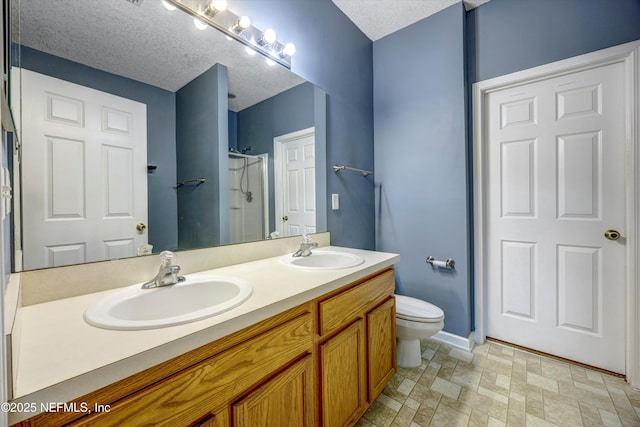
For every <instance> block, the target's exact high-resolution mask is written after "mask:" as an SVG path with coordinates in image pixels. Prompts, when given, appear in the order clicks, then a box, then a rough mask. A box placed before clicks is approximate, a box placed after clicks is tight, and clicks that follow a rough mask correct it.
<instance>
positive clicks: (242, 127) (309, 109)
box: [237, 83, 326, 232]
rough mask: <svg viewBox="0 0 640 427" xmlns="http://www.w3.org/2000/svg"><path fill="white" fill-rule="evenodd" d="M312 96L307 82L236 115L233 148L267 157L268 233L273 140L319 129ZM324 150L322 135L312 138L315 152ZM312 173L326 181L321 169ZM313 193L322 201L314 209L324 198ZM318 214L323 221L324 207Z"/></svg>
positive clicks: (320, 193)
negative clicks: (247, 150)
mask: <svg viewBox="0 0 640 427" xmlns="http://www.w3.org/2000/svg"><path fill="white" fill-rule="evenodd" d="M320 92H322V91H320ZM316 94H317V89H316V88H315V87H314V86H313V85H312V84H311V83H303V84H300V85H298V86H296V87H294V88H291V89H289V90H287V91H285V92H282V93H280V94H278V95H276V96H273V97H271V98H269V99H267V100H265V101H262V102H260V103H258V104H256V105H253V106H251V107H249V108H246V109H244V110H242V111H240V112H239V113H238V131H237V132H238V146H237V148H238V149H239V150H242V149H243V148H246V147H249V146H250V147H252V149H251V152H249V154H254V155H255V154H263V153H268V154H269V232H271V231H274V230H275V229H276V226H275V199H274V195H275V187H274V181H275V177H274V162H273V138H275V137H276V136H281V135H285V134H288V133H291V132H296V131H299V130H302V129H307V128H310V127H319V124H317V123H316V112H315V96H316ZM320 96H322V94H320ZM325 114H326V113H325ZM320 120H322V115H320ZM325 151H326V143H325V141H323V139H322V135H316V153H318V152H319V153H322V152H325ZM317 163H318V164H319V162H317ZM322 164H323V165H324V163H322ZM316 172H317V174H318V175H322V176H318V177H317V178H316V182H317V181H320V180H322V178H325V179H326V169H325V168H324V167H323V168H322V170H321V171H316ZM316 194H318V196H320V197H321V199H322V200H318V201H317V202H316V207H317V205H318V203H322V202H323V201H324V200H326V198H325V192H323V191H322V189H321V188H320V189H317V191H316ZM318 213H319V215H320V216H324V217H325V218H326V205H325V207H324V209H322V208H320V209H318ZM325 223H326V220H325ZM318 231H326V228H324V229H321V228H318Z"/></svg>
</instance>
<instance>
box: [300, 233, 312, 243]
mask: <svg viewBox="0 0 640 427" xmlns="http://www.w3.org/2000/svg"><path fill="white" fill-rule="evenodd" d="M302 243H311V236H309V235H308V234H303V235H302Z"/></svg>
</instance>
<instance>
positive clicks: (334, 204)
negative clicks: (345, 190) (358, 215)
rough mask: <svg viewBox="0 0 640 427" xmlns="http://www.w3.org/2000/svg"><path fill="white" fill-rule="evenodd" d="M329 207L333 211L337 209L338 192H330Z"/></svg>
mask: <svg viewBox="0 0 640 427" xmlns="http://www.w3.org/2000/svg"><path fill="white" fill-rule="evenodd" d="M331 209H333V210H334V211H337V210H338V209H340V195H339V194H335V193H334V194H332V195H331Z"/></svg>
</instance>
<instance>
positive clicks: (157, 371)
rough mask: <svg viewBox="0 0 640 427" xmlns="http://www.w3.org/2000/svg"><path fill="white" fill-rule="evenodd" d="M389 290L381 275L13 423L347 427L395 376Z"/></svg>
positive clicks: (387, 275) (386, 276)
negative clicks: (85, 408) (95, 408)
mask: <svg viewBox="0 0 640 427" xmlns="http://www.w3.org/2000/svg"><path fill="white" fill-rule="evenodd" d="M393 292H394V273H393V269H392V268H390V269H387V270H384V271H382V272H379V273H376V274H374V275H371V276H369V277H367V278H365V279H363V280H359V281H357V282H354V283H352V284H350V285H347V286H344V287H342V288H340V289H338V290H336V291H334V292H331V293H329V294H327V295H325V296H323V297H320V298H318V299H315V300H312V301H309V302H307V303H305V304H302V305H300V306H297V307H295V308H292V309H290V310H287V311H285V312H283V313H281V314H278V315H276V316H273V317H271V318H269V319H266V320H264V321H262V322H260V323H258V324H256V325H253V326H250V327H248V328H245V329H243V330H241V331H238V332H236V333H234V334H231V335H229V336H226V337H224V338H221V339H219V340H217V341H214V342H212V343H210V344H207V345H205V346H203V347H201V348H198V349H195V350H192V351H191V352H189V353H186V354H183V355H182V356H178V357H176V358H174V359H171V360H169V361H167V362H164V363H162V364H160V365H158V366H155V367H153V368H149V369H147V370H145V371H143V372H140V373H138V374H135V375H133V376H131V377H129V378H126V379H124V380H121V381H118V382H117V383H114V384H112V385H110V386H107V387H104V388H102V389H100V390H96V391H95V392H92V393H90V394H88V395H85V396H82V397H80V398H78V399H76V400H75V401H74V402H76V403H77V404H78V405H79V404H80V402H85V404H87V403H88V404H89V406H92V405H93V404H94V403H97V404H103V405H104V404H107V405H108V407H109V409H110V410H109V411H108V412H97V413H92V414H82V413H80V414H76V413H43V414H39V415H36V416H35V417H33V418H30V419H28V420H26V421H23V422H21V423H19V424H18V425H20V426H38V427H46V426H60V425H70V426H92V425H97V426H101V427H103V426H107V427H108V426H123V425H126V426H128V427H130V426H149V425H157V426H189V427H196V426H197V427H227V426H234V427H262V426H264V427H271V426H278V427H311V426H316V425H322V426H326V427H334V426H353V425H355V424H356V423H357V422H358V419H359V418H360V417H361V416H362V414H364V412H365V411H366V410H367V408H368V407H369V405H370V404H371V403H372V402H373V400H374V399H375V398H376V397H377V396H378V395H379V394H380V393H381V392H382V390H383V389H384V387H385V385H386V383H387V382H388V381H389V379H391V377H392V376H393V374H394V373H395V371H396V353H395V351H396V350H395V348H396V347H395V300H394V298H393Z"/></svg>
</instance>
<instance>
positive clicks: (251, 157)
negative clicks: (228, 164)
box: [229, 151, 262, 160]
mask: <svg viewBox="0 0 640 427" xmlns="http://www.w3.org/2000/svg"><path fill="white" fill-rule="evenodd" d="M229 155H230V156H237V157H245V158H247V159H258V160H262V157H260V156H252V155H250V154H242V153H234V152H233V151H229Z"/></svg>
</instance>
